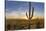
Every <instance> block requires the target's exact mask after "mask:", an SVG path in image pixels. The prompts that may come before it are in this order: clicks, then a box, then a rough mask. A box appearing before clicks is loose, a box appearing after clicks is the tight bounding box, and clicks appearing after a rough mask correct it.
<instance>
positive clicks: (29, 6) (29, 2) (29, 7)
mask: <svg viewBox="0 0 46 31" xmlns="http://www.w3.org/2000/svg"><path fill="white" fill-rule="evenodd" d="M30 15H31V2H29V19H30Z"/></svg>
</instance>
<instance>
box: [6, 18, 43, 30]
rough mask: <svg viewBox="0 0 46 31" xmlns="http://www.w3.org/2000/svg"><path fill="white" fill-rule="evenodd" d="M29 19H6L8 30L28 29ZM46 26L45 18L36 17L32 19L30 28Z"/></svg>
mask: <svg viewBox="0 0 46 31" xmlns="http://www.w3.org/2000/svg"><path fill="white" fill-rule="evenodd" d="M28 27H29V20H27V19H6V29H7V30H22V29H28ZM40 28H44V18H35V19H31V20H30V29H40Z"/></svg>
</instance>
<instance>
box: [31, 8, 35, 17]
mask: <svg viewBox="0 0 46 31" xmlns="http://www.w3.org/2000/svg"><path fill="white" fill-rule="evenodd" d="M33 15H34V7H32V16H31V17H33Z"/></svg>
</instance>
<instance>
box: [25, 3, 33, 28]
mask: <svg viewBox="0 0 46 31" xmlns="http://www.w3.org/2000/svg"><path fill="white" fill-rule="evenodd" d="M31 13H32V14H31ZM33 13H34V8H33V7H32V11H31V2H29V16H28V14H27V12H26V16H27V18H28V19H29V27H28V28H29V29H30V21H31V19H32V17H33Z"/></svg>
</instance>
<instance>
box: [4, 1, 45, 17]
mask: <svg viewBox="0 0 46 31" xmlns="http://www.w3.org/2000/svg"><path fill="white" fill-rule="evenodd" d="M32 7H34V16H44V3H40V2H31V10H32ZM5 9H6V11H5V12H6V17H11V18H24V17H26V12H27V13H28V11H29V2H24V1H6V8H5Z"/></svg>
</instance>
